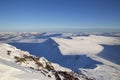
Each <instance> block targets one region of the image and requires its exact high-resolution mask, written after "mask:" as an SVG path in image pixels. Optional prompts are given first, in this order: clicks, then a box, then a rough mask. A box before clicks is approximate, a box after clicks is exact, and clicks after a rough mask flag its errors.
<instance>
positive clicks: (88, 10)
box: [0, 0, 120, 32]
mask: <svg viewBox="0 0 120 80" xmlns="http://www.w3.org/2000/svg"><path fill="white" fill-rule="evenodd" d="M80 29H81V30H82V29H88V30H90V29H91V30H92V31H94V30H99V29H103V30H106V31H108V29H111V30H113V31H114V30H118V29H120V0H0V31H17V32H18V31H42V32H45V31H70V30H71V31H75V30H80Z"/></svg>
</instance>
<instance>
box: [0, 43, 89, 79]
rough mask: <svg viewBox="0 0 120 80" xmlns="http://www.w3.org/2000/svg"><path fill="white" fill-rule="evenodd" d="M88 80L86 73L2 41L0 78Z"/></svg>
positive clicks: (0, 45)
mask: <svg viewBox="0 0 120 80" xmlns="http://www.w3.org/2000/svg"><path fill="white" fill-rule="evenodd" d="M9 79H11V80H39V79H40V80H88V79H89V78H87V77H86V76H85V75H83V74H78V73H74V72H72V71H71V70H70V69H67V68H64V67H61V66H59V65H58V64H55V63H51V62H49V61H48V60H46V59H45V58H44V57H40V58H39V57H36V56H33V55H30V54H29V53H28V52H26V51H21V50H20V49H17V48H15V47H13V46H11V45H8V44H5V43H0V80H9Z"/></svg>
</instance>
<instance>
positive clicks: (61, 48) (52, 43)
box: [1, 33, 120, 80]
mask: <svg viewBox="0 0 120 80" xmlns="http://www.w3.org/2000/svg"><path fill="white" fill-rule="evenodd" d="M92 34H94V35H91V34H88V33H85V34H83V33H80V34H72V33H69V34H65V33H64V34H56V33H51V34H50V33H40V34H38V33H34V35H33V34H32V35H31V34H28V33H27V34H26V35H25V36H24V37H23V36H22V35H21V34H19V35H20V36H21V37H22V38H18V37H19V36H16V37H15V34H14V38H10V39H9V37H8V36H7V39H6V37H5V36H4V37H3V38H2V40H1V42H5V41H6V42H22V43H10V44H11V45H14V46H16V47H17V48H20V49H22V50H26V51H29V52H30V53H33V54H35V55H37V56H44V57H45V58H47V59H48V60H50V61H52V62H55V63H58V64H60V65H62V66H64V67H67V68H70V69H72V70H74V71H80V72H81V73H84V74H85V75H87V76H89V77H93V78H95V79H96V80H119V79H120V65H119V63H120V60H119V59H120V57H119V56H120V54H119V53H120V37H119V36H120V35H119V33H112V34H107V33H105V34H103V33H92ZM23 35H24V34H23ZM30 35H31V36H30ZM102 35H104V36H102ZM11 36H12V35H11ZM114 36H116V37H114ZM3 39H4V40H5V41H4V40H3ZM23 42H27V43H23ZM110 46H111V47H110ZM116 47H117V48H116ZM111 50H112V51H111ZM109 53H110V55H109ZM106 54H107V55H106ZM111 56H112V57H113V58H112V57H111ZM115 61H116V62H115Z"/></svg>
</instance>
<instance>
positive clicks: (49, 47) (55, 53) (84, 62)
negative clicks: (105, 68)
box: [9, 38, 102, 72]
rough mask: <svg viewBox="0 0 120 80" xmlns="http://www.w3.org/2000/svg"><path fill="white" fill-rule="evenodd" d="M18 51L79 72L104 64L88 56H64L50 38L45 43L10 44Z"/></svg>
mask: <svg viewBox="0 0 120 80" xmlns="http://www.w3.org/2000/svg"><path fill="white" fill-rule="evenodd" d="M9 44H11V45H13V46H15V47H17V48H18V49H21V50H25V51H28V52H30V53H32V55H36V56H39V57H42V56H44V57H45V58H46V59H48V60H49V61H51V62H54V63H58V64H59V65H61V66H63V67H67V68H70V69H72V70H73V71H77V72H78V71H79V70H78V69H79V68H87V69H94V68H96V67H97V65H96V64H102V63H101V62H98V61H95V60H93V59H91V58H90V57H88V56H86V55H62V54H61V51H60V49H59V47H58V46H59V45H60V44H57V43H56V42H55V41H54V40H53V39H51V38H49V39H48V40H46V41H45V42H43V43H9Z"/></svg>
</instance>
